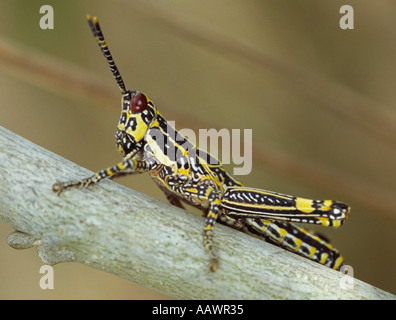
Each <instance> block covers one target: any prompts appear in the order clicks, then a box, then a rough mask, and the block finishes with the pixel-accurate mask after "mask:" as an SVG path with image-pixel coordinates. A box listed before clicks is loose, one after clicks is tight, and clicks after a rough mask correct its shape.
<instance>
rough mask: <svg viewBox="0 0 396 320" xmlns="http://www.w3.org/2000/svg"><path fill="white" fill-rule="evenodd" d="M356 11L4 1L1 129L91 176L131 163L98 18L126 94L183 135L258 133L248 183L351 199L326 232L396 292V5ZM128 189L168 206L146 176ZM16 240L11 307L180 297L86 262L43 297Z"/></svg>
mask: <svg viewBox="0 0 396 320" xmlns="http://www.w3.org/2000/svg"><path fill="white" fill-rule="evenodd" d="M347 2H348V3H346V1H336V0H333V1H326V2H324V1H320V2H319V1H314V0H300V1H285V0H283V1H267V0H248V1H237V0H218V1H209V0H201V1H181V0H167V1H161V2H156V1H133V0H129V1H126V0H125V1H124V0H115V1H111V3H110V2H109V1H76V0H69V1H60V0H59V1H50V0H46V1H38V0H31V1H11V0H2V1H1V3H0V17H1V19H0V98H1V105H0V125H1V126H4V127H5V128H7V129H9V130H11V131H13V132H15V133H17V134H19V135H21V136H23V137H25V138H26V139H28V140H31V141H33V142H34V143H36V144H38V145H40V146H42V147H44V148H47V149H49V150H51V151H53V152H55V153H57V154H60V155H62V156H63V157H65V158H67V159H70V160H71V161H73V162H75V163H78V164H80V165H81V166H83V167H86V168H88V169H90V170H92V171H97V170H100V169H102V168H105V167H107V166H109V165H112V164H114V163H116V162H118V161H119V160H120V159H121V156H120V154H119V153H118V152H117V150H116V148H115V140H114V134H115V130H116V125H117V122H118V118H119V114H120V94H119V89H118V88H117V86H116V84H115V82H114V79H113V77H112V75H111V73H110V71H109V69H108V66H107V64H106V62H105V60H104V58H103V55H102V53H101V52H100V51H99V49H98V47H97V44H96V42H95V41H94V39H93V37H92V34H91V31H90V29H89V27H88V25H87V22H86V18H85V16H86V14H87V13H90V14H91V15H97V16H98V17H99V20H100V23H101V26H102V28H103V32H104V35H105V37H106V40H107V42H108V43H109V46H110V50H111V52H112V54H113V56H114V59H115V61H116V63H117V65H118V68H119V69H120V72H121V74H122V76H123V78H124V80H125V83H126V86H127V88H129V89H135V90H140V91H142V92H145V93H147V94H148V95H149V96H150V97H151V98H152V99H153V100H154V101H155V102H156V104H157V107H158V108H159V109H160V111H161V113H162V114H163V115H164V116H165V117H166V118H167V119H168V120H174V121H175V122H176V127H177V128H179V129H181V128H191V129H193V130H195V131H196V132H197V131H198V130H199V129H201V128H202V129H210V128H215V129H217V130H219V129H221V128H228V129H240V130H241V131H243V129H252V130H253V168H252V172H251V173H250V174H249V175H247V176H240V177H239V178H240V179H241V180H242V181H243V182H244V183H245V184H246V185H248V186H251V187H258V188H262V189H268V190H273V191H277V192H281V193H286V194H292V195H297V196H303V197H307V198H312V199H338V200H340V201H343V202H346V203H348V204H349V205H350V206H351V207H352V214H351V217H350V219H349V220H348V221H347V222H346V223H345V225H344V226H343V227H342V228H339V229H336V230H334V229H328V228H318V229H317V230H318V231H320V232H321V233H322V234H324V235H326V236H327V237H328V238H330V239H331V242H332V243H333V244H334V246H335V247H336V248H338V249H339V250H340V251H341V253H342V254H343V256H344V258H345V262H346V264H349V265H351V266H352V267H353V271H354V276H355V277H356V278H358V279H360V280H363V281H365V282H368V283H370V284H372V285H374V286H377V287H379V288H381V289H384V290H387V291H389V292H392V293H394V294H396V276H395V272H394V271H395V267H396V253H395V250H394V248H395V243H396V234H395V225H396V212H395V208H396V196H395V189H396V188H395V181H396V169H395V160H396V148H395V147H396V108H395V101H396V90H395V89H394V88H395V85H396V83H395V82H396V62H395V58H394V57H395V56H396V41H395V40H396V39H395V36H396V31H395V30H396V20H395V19H394V12H396V2H395V1H392V0H382V1H380V2H373V1H369V0H359V1H353V0H349V1H347ZM344 4H349V5H351V6H352V7H353V9H354V29H353V30H342V29H341V28H340V26H339V20H340V19H341V17H342V14H340V13H339V11H340V7H341V6H342V5H344ZM42 5H51V6H52V7H53V9H54V29H53V30H42V29H41V28H40V26H39V21H40V18H41V17H42V14H40V13H39V10H40V7H41V6H42ZM227 168H228V169H230V170H232V168H233V165H232V164H231V165H228V166H227ZM2 174H5V173H4V172H3V173H0V179H1V175H2ZM56 179H57V178H56V177H54V181H55V180H56ZM117 182H119V183H121V184H124V185H126V186H128V187H131V188H134V189H136V190H138V191H140V192H143V193H146V194H149V195H151V196H153V197H156V198H159V199H162V200H164V201H165V197H164V196H163V195H162V193H161V191H160V190H159V189H158V188H156V187H155V185H154V182H152V181H151V179H150V178H149V176H148V175H141V176H133V177H126V178H122V179H119V180H117ZM0 183H1V181H0ZM125 201H128V200H127V199H126V200H125ZM12 231H13V230H12V229H11V228H10V227H8V226H6V225H4V224H0V239H1V241H0V298H1V299H47V298H49V299H71V298H73V299H113V298H114V299H168V298H170V297H167V296H164V295H162V294H161V293H158V292H156V291H153V290H150V289H147V288H144V287H141V286H139V285H137V284H134V283H132V282H129V281H126V280H123V279H119V278H117V277H115V276H113V275H110V274H106V273H104V272H101V271H98V270H95V269H91V268H88V267H86V266H84V265H81V264H77V263H67V264H60V265H56V266H55V267H54V273H55V278H54V281H55V282H54V285H55V289H54V290H41V289H40V287H39V280H40V277H41V276H42V275H41V274H39V269H40V266H41V265H42V264H43V263H42V262H41V261H40V259H39V258H38V256H37V254H36V250H35V249H29V250H22V251H17V250H14V249H12V248H11V247H9V246H8V245H7V244H6V241H5V238H6V236H7V235H8V234H9V233H10V232H12Z"/></svg>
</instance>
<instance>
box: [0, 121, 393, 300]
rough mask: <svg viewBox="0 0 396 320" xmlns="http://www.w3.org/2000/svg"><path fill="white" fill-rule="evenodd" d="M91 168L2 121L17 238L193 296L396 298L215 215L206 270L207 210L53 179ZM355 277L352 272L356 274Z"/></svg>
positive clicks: (3, 167)
mask: <svg viewBox="0 0 396 320" xmlns="http://www.w3.org/2000/svg"><path fill="white" fill-rule="evenodd" d="M90 174H92V173H91V172H89V171H88V170H86V169H83V168H81V167H79V166H78V165H76V164H73V163H71V162H70V161H68V160H66V159H63V158H62V157H60V156H58V155H55V154H53V153H51V152H50V151H48V150H45V149H43V148H41V147H39V146H37V145H35V144H33V143H31V142H29V141H27V140H25V139H24V138H22V137H19V136H17V135H15V134H14V133H12V132H10V131H8V130H7V129H4V128H2V127H0V180H1V183H0V221H2V222H4V223H6V224H8V225H10V226H11V227H13V228H14V229H16V230H17V231H16V232H14V233H11V234H10V235H9V237H8V239H7V242H8V243H9V244H10V245H11V246H12V247H14V248H18V249H21V248H28V247H32V246H36V247H37V250H38V254H39V256H40V258H41V259H42V260H43V261H44V263H47V264H56V263H61V262H72V261H73V262H80V263H83V264H85V265H88V266H91V267H93V268H96V269H99V270H103V271H106V272H109V273H112V274H115V275H118V276H120V277H122V278H126V279H129V280H131V281H134V282H137V283H139V284H142V285H144V286H146V287H149V288H152V289H155V290H158V291H160V292H163V293H165V294H167V295H170V296H173V297H176V298H186V299H270V298H278V299H394V298H395V296H393V295H392V294H390V293H387V292H384V291H382V290H380V289H377V288H375V287H372V286H371V285H369V284H366V283H364V282H362V281H359V280H356V279H353V284H354V286H353V289H342V288H341V287H340V281H343V280H342V279H345V277H348V276H346V275H343V274H342V273H340V272H337V271H334V270H331V269H328V268H326V267H323V266H321V265H319V264H317V263H314V262H311V261H308V260H306V259H304V258H301V257H299V256H297V255H295V254H292V253H289V252H287V251H284V250H282V249H280V248H278V247H275V246H273V245H270V244H268V243H266V242H263V241H260V240H258V239H255V238H253V237H250V236H248V235H246V234H243V233H241V232H238V231H235V230H233V229H231V228H228V227H225V226H223V225H219V224H218V225H216V226H215V232H214V242H215V246H216V250H217V252H218V255H219V259H220V268H219V270H218V271H217V272H216V273H211V272H209V271H208V262H209V260H208V257H207V256H206V254H205V253H204V249H203V246H202V233H201V232H202V227H203V225H204V219H203V218H202V217H200V216H197V215H194V214H192V213H189V212H187V211H184V210H181V209H179V208H176V207H173V206H171V205H168V204H166V203H163V202H161V201H159V200H156V199H153V198H150V197H148V196H146V195H144V194H140V193H138V192H136V191H133V190H131V189H128V188H126V187H123V186H121V185H119V184H117V183H115V182H112V181H104V182H102V183H100V184H98V185H96V186H94V187H92V188H89V189H83V190H77V189H75V190H66V191H64V193H62V194H61V195H60V196H57V195H56V194H55V193H54V192H53V191H52V189H51V187H52V185H53V183H54V182H55V181H56V180H68V179H76V178H80V177H85V176H87V175H90ZM349 280H352V279H349Z"/></svg>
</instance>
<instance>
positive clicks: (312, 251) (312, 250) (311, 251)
mask: <svg viewBox="0 0 396 320" xmlns="http://www.w3.org/2000/svg"><path fill="white" fill-rule="evenodd" d="M309 251H310V254H309V257H310V258H312V257H313V256H314V254H315V252H316V248H315V247H311V246H310V247H309Z"/></svg>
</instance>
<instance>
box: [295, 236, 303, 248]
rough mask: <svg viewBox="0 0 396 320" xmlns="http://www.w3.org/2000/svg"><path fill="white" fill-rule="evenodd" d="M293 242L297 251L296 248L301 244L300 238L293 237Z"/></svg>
mask: <svg viewBox="0 0 396 320" xmlns="http://www.w3.org/2000/svg"><path fill="white" fill-rule="evenodd" d="M294 243H295V244H296V246H295V248H294V249H295V250H296V251H297V250H298V249H300V247H301V245H302V243H303V242H302V240H301V239H298V238H294Z"/></svg>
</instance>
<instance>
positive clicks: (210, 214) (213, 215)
mask: <svg viewBox="0 0 396 320" xmlns="http://www.w3.org/2000/svg"><path fill="white" fill-rule="evenodd" d="M207 216H208V217H211V218H214V219H216V218H217V214H215V213H213V212H212V211H209V213H208V215H207Z"/></svg>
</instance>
